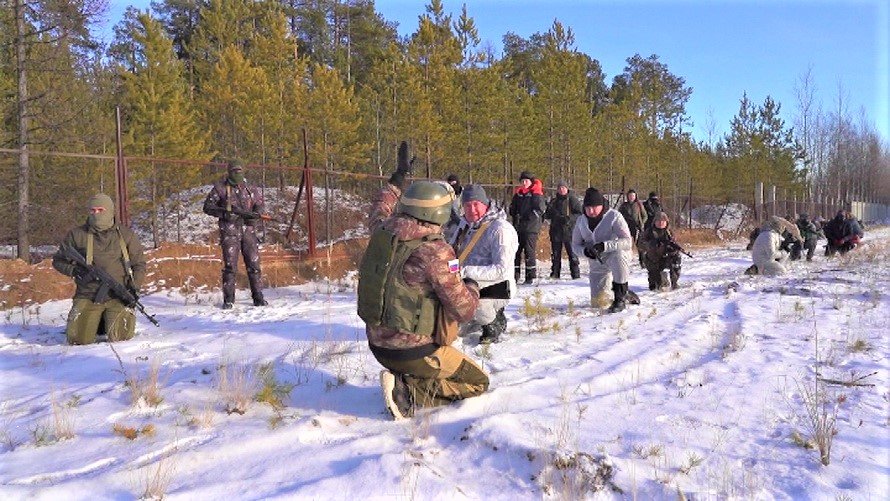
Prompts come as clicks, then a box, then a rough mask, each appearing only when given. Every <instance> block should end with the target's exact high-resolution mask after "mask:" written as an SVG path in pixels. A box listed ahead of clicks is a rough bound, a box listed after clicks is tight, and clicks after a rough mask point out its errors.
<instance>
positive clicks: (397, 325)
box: [358, 229, 442, 336]
mask: <svg viewBox="0 0 890 501" xmlns="http://www.w3.org/2000/svg"><path fill="white" fill-rule="evenodd" d="M435 240H442V235H441V234H434V235H427V236H426V237H423V238H420V239H417V240H408V241H400V240H399V238H398V237H397V236H396V235H395V234H393V233H392V232H390V231H388V230H385V229H380V230H377V231H375V232H374V234H373V235H371V240H370V242H369V243H368V249H367V250H366V251H365V255H364V256H363V257H362V262H361V265H360V266H359V280H358V316H359V317H361V319H362V320H364V321H365V323H366V324H367V325H370V326H379V325H383V326H386V327H389V328H391V329H396V330H398V331H401V332H410V333H412V334H417V335H421V336H432V335H433V331H434V330H435V326H436V308H437V306H438V305H439V300H438V298H437V297H436V295H435V293H433V292H430V293H424V292H423V291H420V290H417V288H416V287H411V286H410V285H408V284H407V283H405V280H404V279H403V278H402V269H403V268H404V266H405V262H406V261H407V260H408V258H409V257H410V256H411V254H412V253H413V252H414V251H415V250H416V249H417V248H418V247H420V246H421V245H422V244H424V243H426V242H431V241H435Z"/></svg>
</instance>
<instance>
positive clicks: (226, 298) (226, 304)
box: [222, 290, 235, 310]
mask: <svg viewBox="0 0 890 501" xmlns="http://www.w3.org/2000/svg"><path fill="white" fill-rule="evenodd" d="M234 304H235V292H234V291H232V292H231V293H230V292H229V291H227V290H224V291H223V304H222V309H224V310H231V309H232V306H233V305H234Z"/></svg>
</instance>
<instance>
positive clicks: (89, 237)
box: [86, 226, 134, 284]
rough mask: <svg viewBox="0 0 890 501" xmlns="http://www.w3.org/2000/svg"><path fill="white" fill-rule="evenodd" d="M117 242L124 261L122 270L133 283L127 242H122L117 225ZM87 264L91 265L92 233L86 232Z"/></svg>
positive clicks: (122, 238) (122, 237)
mask: <svg viewBox="0 0 890 501" xmlns="http://www.w3.org/2000/svg"><path fill="white" fill-rule="evenodd" d="M117 243H118V245H120V247H121V258H122V259H123V261H124V272H126V274H127V278H128V279H129V280H130V284H133V283H134V282H133V270H132V269H130V252H129V251H128V250H127V244H125V243H124V235H123V234H122V233H121V228H120V226H118V227H117ZM86 259H87V264H88V265H90V266H92V265H93V233H92V232H88V233H87V256H86Z"/></svg>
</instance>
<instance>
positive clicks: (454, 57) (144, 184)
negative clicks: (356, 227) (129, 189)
mask: <svg viewBox="0 0 890 501" xmlns="http://www.w3.org/2000/svg"><path fill="white" fill-rule="evenodd" d="M0 6H2V11H0V114H2V120H3V127H2V130H0V145H2V146H0V147H3V148H11V149H17V150H20V153H18V154H17V155H15V156H12V155H0V168H3V169H4V172H9V173H10V176H8V177H7V179H12V178H13V177H14V178H15V179H16V180H17V181H16V182H15V183H4V184H3V185H2V186H0V196H2V199H0V204H2V205H3V206H4V207H6V206H7V205H8V206H9V207H16V208H17V209H16V210H15V212H16V213H17V217H16V224H15V226H12V228H15V230H12V231H14V232H15V233H14V234H9V233H10V231H5V232H4V233H6V234H3V235H0V236H2V239H3V240H4V241H7V242H10V241H13V240H15V241H17V242H18V245H19V254H20V255H21V256H27V253H28V249H29V232H28V228H29V220H30V219H29V218H31V217H41V215H51V214H53V212H54V211H57V210H58V209H59V208H66V207H75V206H78V204H79V203H80V200H78V199H79V198H81V194H82V193H85V192H90V191H92V190H94V189H95V186H97V184H99V185H101V183H108V182H110V181H106V180H105V179H104V178H102V176H106V177H107V176H108V175H109V174H108V172H105V171H102V170H101V169H98V170H97V169H85V168H78V167H79V166H83V165H85V164H83V165H82V164H81V162H84V161H83V160H73V159H63V158H49V157H36V156H33V157H32V156H29V155H28V154H27V150H29V149H32V150H40V151H65V152H83V153H109V152H112V151H114V148H115V125H114V120H113V116H114V114H113V110H114V107H115V106H120V107H121V110H122V120H123V135H124V138H123V139H124V149H125V151H126V153H127V154H128V155H140V156H151V157H165V158H188V159H195V160H210V159H225V158H233V157H238V158H241V159H243V160H244V161H246V162H250V163H261V164H273V165H301V164H302V161H303V155H304V151H303V143H302V138H301V135H300V133H299V131H300V130H301V129H303V128H305V129H307V130H308V131H310V133H309V144H308V148H309V151H308V153H309V154H310V157H311V158H312V159H313V166H314V167H318V168H326V169H334V168H336V169H337V170H344V171H351V172H357V173H368V174H383V173H385V172H387V171H388V170H389V169H390V168H391V166H392V165H393V163H394V156H395V151H396V145H397V144H398V142H399V141H401V140H406V139H407V140H409V141H410V142H411V144H412V145H413V148H414V151H415V154H416V156H417V162H416V164H415V165H417V166H419V167H418V169H417V171H418V172H419V173H420V174H421V175H426V176H428V177H431V178H443V177H444V176H445V175H447V174H448V173H452V172H453V173H457V174H459V175H461V177H462V179H465V180H468V179H470V178H472V179H473V180H474V181H477V182H485V183H495V184H500V183H509V182H512V181H514V179H513V178H514V177H515V173H518V172H519V171H520V170H532V171H534V172H535V173H536V174H537V175H538V176H539V177H541V178H542V179H543V180H544V181H545V184H548V185H552V184H555V182H556V181H557V180H568V181H569V182H570V183H571V184H573V185H574V186H575V187H577V188H583V187H584V186H586V185H587V183H588V182H592V183H593V184H595V185H597V186H600V187H605V188H614V189H617V188H618V187H619V186H618V183H617V181H616V180H617V179H620V178H621V176H626V178H627V179H629V180H630V181H631V182H632V183H634V184H635V186H638V187H640V188H642V189H647V188H648V189H658V190H665V191H670V190H673V191H674V192H675V193H685V190H686V187H688V186H689V185H690V184H694V185H695V186H696V193H697V194H699V195H700V196H704V197H707V198H710V199H715V200H725V201H730V200H732V201H742V202H750V201H751V199H752V190H753V186H754V183H755V182H756V181H763V182H765V183H767V184H774V185H777V186H779V187H780V188H782V189H784V190H786V192H787V193H789V194H795V195H797V196H799V197H801V198H803V197H805V196H807V195H808V194H809V195H813V194H816V193H822V194H825V195H833V196H836V197H838V198H841V199H846V200H849V199H851V198H854V197H868V198H869V199H875V200H877V199H882V197H883V199H882V200H883V201H884V202H888V201H890V200H887V197H888V193H890V190H888V186H890V179H888V170H890V169H888V158H890V155H888V147H887V145H886V144H885V143H883V142H882V141H881V138H880V136H879V135H878V134H877V132H876V131H875V129H874V127H873V125H872V124H871V123H870V122H869V121H868V119H867V117H865V116H864V114H862V115H860V116H858V117H855V118H854V117H853V115H852V113H851V112H850V110H848V109H847V108H848V105H847V102H846V99H845V98H844V95H843V92H842V91H841V90H839V92H838V103H836V106H833V107H832V108H831V109H827V108H826V109H823V108H822V105H821V103H817V102H816V100H815V89H814V87H813V84H812V79H811V78H810V77H809V75H808V74H807V75H804V76H803V77H801V82H800V88H799V89H796V90H797V91H798V103H795V104H796V105H797V112H796V116H795V119H794V121H793V124H789V123H786V121H785V120H784V119H783V118H782V117H781V114H780V112H781V109H782V106H781V104H780V103H779V102H777V101H775V100H773V99H772V98H771V97H769V96H768V97H766V99H764V101H763V102H762V103H757V102H753V101H751V100H750V99H749V98H748V96H747V95H743V96H740V101H739V103H740V104H739V111H738V113H737V115H736V116H735V117H734V118H733V119H732V122H731V124H730V130H729V132H728V133H727V134H725V135H724V136H722V137H709V139H708V140H705V141H696V140H695V139H694V138H693V137H692V136H691V134H690V132H689V129H690V125H691V122H690V117H689V116H688V115H687V114H686V108H685V106H686V103H687V101H688V99H689V97H690V96H691V95H692V92H693V89H692V88H691V87H689V86H688V85H687V84H686V81H685V79H684V78H683V77H682V76H680V75H677V74H675V73H673V72H672V71H671V70H670V69H669V68H668V66H667V65H666V64H665V63H664V62H662V61H661V60H660V59H659V57H658V56H657V55H655V54H652V55H648V56H644V55H640V54H634V55H631V56H629V57H628V58H627V60H626V66H625V67H624V70H623V71H622V73H620V74H618V75H616V76H614V77H613V78H612V79H611V81H610V82H609V81H607V77H606V75H605V74H604V73H603V71H602V68H601V65H600V63H599V61H598V60H597V59H595V58H594V57H593V56H591V55H588V54H585V53H583V52H581V51H580V50H578V48H577V46H576V44H575V38H574V33H573V30H572V28H571V27H569V26H567V25H565V24H564V23H562V22H560V21H558V20H557V21H554V22H553V24H552V25H551V26H549V28H547V29H546V31H541V32H538V33H535V34H533V35H531V36H529V37H528V38H524V37H521V36H519V35H517V34H515V33H506V34H505V35H504V36H503V40H502V41H503V50H502V51H501V53H495V50H494V49H493V48H492V47H491V46H490V44H484V43H482V41H481V39H480V37H479V32H478V29H477V27H476V25H475V22H474V20H473V18H472V16H471V15H470V13H469V11H468V8H467V6H466V5H464V6H463V8H462V9H461V12H460V15H458V16H452V15H450V14H448V13H447V12H446V9H445V6H444V5H443V2H442V1H441V0H430V2H429V3H428V4H427V5H426V6H425V10H424V12H423V14H421V15H420V16H419V17H418V22H417V26H416V27H415V29H414V31H413V33H411V34H410V35H408V36H405V37H400V36H399V35H398V33H397V31H396V29H395V25H394V24H393V23H392V22H389V21H387V20H386V19H384V18H382V17H381V16H380V15H379V14H378V13H377V12H376V11H375V9H374V3H373V1H372V0H279V1H272V0H260V1H255V0H159V1H154V2H152V4H151V8H150V9H147V10H137V9H135V8H132V7H131V8H128V10H127V11H126V13H125V14H124V17H123V19H122V20H121V21H120V22H119V23H117V24H116V25H115V26H114V38H113V41H112V42H111V43H110V44H108V45H103V44H101V43H99V42H98V41H97V39H96V31H97V27H98V26H99V23H100V22H101V20H102V16H103V8H104V1H103V0H0ZM711 125H712V127H711V128H712V129H715V128H716V125H715V124H711ZM792 125H793V126H792ZM712 136H713V134H712ZM13 173H14V175H13ZM200 175H201V172H200V168H199V167H193V168H190V167H177V168H175V169H172V168H163V167H161V166H156V165H152V166H151V167H150V168H144V169H139V170H138V171H136V172H134V173H133V178H132V179H131V181H132V182H133V183H137V184H138V185H139V187H140V192H143V193H148V194H149V196H148V199H147V200H146V202H145V203H146V204H147V207H146V209H149V210H151V208H152V207H156V205H157V203H158V202H159V201H161V200H163V199H164V197H166V196H167V195H169V194H170V193H172V192H175V191H178V190H181V189H182V188H183V187H187V186H194V185H195V183H199V178H200ZM100 178H101V179H100ZM112 179H113V178H112ZM606 180H608V181H606ZM271 182H274V183H277V184H279V185H282V186H283V185H284V184H286V183H288V182H291V180H289V179H287V178H286V176H285V174H284V173H282V174H280V175H279V176H278V178H277V179H276V180H273V181H271Z"/></svg>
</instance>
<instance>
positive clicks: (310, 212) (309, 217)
mask: <svg viewBox="0 0 890 501" xmlns="http://www.w3.org/2000/svg"><path fill="white" fill-rule="evenodd" d="M303 154H304V156H303V158H304V161H303V176H304V177H305V179H306V225H307V227H308V228H307V230H308V233H309V251H308V253H309V257H315V226H314V224H313V221H314V219H315V216H314V214H315V207H314V203H315V201H314V200H313V197H312V171H311V170H310V169H309V140H308V139H306V129H303Z"/></svg>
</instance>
